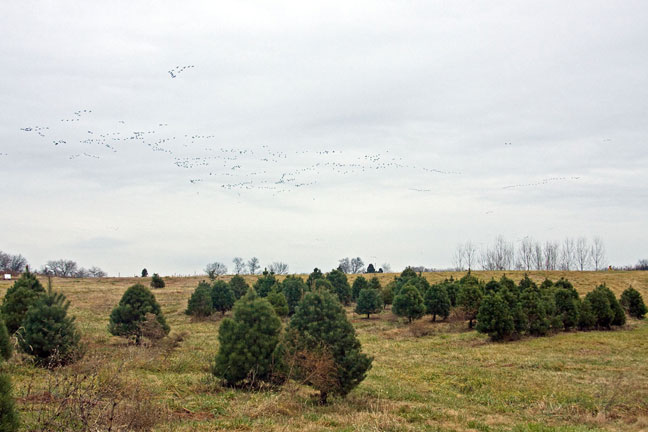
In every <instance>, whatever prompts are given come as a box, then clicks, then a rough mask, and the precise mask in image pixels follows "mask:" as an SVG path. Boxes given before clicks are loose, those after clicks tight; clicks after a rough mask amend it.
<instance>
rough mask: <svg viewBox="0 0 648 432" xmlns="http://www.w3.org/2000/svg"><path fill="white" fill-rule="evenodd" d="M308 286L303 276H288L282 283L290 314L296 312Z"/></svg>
mask: <svg viewBox="0 0 648 432" xmlns="http://www.w3.org/2000/svg"><path fill="white" fill-rule="evenodd" d="M307 288H308V286H307V285H306V284H305V283H304V281H303V280H302V278H300V277H298V276H287V277H286V279H284V281H283V282H282V283H281V289H282V291H283V295H284V297H286V302H287V303H288V314H289V315H292V314H294V313H295V308H296V307H297V305H298V304H299V302H300V301H301V299H302V296H303V295H304V292H305V291H306V289H307Z"/></svg>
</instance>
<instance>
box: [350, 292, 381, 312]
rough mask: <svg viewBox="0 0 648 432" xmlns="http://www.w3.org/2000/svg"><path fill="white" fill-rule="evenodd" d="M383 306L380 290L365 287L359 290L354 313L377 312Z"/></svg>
mask: <svg viewBox="0 0 648 432" xmlns="http://www.w3.org/2000/svg"><path fill="white" fill-rule="evenodd" d="M382 308H383V302H382V298H381V296H380V292H379V291H378V290H375V289H371V288H365V289H363V290H362V291H360V295H359V296H358V304H357V305H356V308H355V313H357V314H367V318H369V314H372V313H373V314H376V313H379V312H380V311H381V310H382Z"/></svg>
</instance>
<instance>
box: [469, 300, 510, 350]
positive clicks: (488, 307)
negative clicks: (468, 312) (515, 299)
mask: <svg viewBox="0 0 648 432" xmlns="http://www.w3.org/2000/svg"><path fill="white" fill-rule="evenodd" d="M476 329H477V331H478V332H480V333H488V335H489V336H490V337H491V339H493V340H501V339H504V338H505V337H508V336H510V335H511V334H513V331H514V330H515V322H514V320H513V316H512V315H511V311H510V309H509V305H508V304H507V302H506V301H505V300H504V299H503V298H502V296H501V295H500V294H497V293H494V294H489V295H487V296H485V297H484V299H483V300H482V302H481V304H480V306H479V313H478V314H477V326H476Z"/></svg>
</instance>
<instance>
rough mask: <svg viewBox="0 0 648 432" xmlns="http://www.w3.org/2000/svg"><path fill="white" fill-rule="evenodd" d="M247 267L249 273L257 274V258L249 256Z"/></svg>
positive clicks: (259, 266)
mask: <svg viewBox="0 0 648 432" xmlns="http://www.w3.org/2000/svg"><path fill="white" fill-rule="evenodd" d="M247 267H248V271H249V272H250V274H252V275H253V274H257V271H258V270H259V268H261V264H259V258H257V257H252V258H250V260H249V261H248V262H247Z"/></svg>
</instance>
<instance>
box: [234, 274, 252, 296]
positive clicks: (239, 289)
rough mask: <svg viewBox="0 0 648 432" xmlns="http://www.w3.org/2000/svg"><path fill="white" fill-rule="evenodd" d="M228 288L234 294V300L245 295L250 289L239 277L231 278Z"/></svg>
mask: <svg viewBox="0 0 648 432" xmlns="http://www.w3.org/2000/svg"><path fill="white" fill-rule="evenodd" d="M229 287H230V289H231V290H232V293H233V294H234V297H235V298H236V300H238V299H240V298H241V297H243V296H244V295H245V293H246V292H248V290H249V289H250V286H249V285H248V284H247V282H245V278H243V276H240V275H234V276H232V279H230V281H229Z"/></svg>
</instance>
